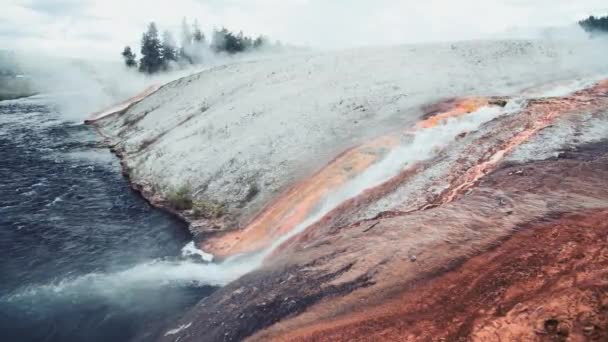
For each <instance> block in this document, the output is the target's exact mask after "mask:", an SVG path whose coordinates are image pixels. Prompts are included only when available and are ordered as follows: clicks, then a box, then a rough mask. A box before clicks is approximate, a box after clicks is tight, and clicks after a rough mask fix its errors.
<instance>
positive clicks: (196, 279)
mask: <svg viewBox="0 0 608 342" xmlns="http://www.w3.org/2000/svg"><path fill="white" fill-rule="evenodd" d="M520 108H521V101H510V102H509V103H508V104H507V106H506V107H505V108H500V107H484V108H481V109H479V110H478V111H476V112H474V113H471V114H468V115H465V116H462V117H456V118H450V119H448V120H446V122H445V123H444V124H441V125H438V126H435V127H431V128H426V129H420V130H417V131H415V132H413V133H411V135H409V136H404V139H403V140H404V141H403V142H402V144H400V145H399V146H398V147H396V148H394V149H393V150H392V151H390V152H389V153H388V154H387V155H386V156H385V157H384V158H383V159H382V160H380V161H379V162H377V163H376V164H374V165H372V166H371V167H370V168H368V169H367V170H366V171H364V172H363V173H362V174H360V175H359V176H357V177H355V178H353V179H352V180H351V181H349V182H348V183H346V184H345V185H343V186H342V187H341V188H339V189H338V190H337V191H335V192H332V193H330V194H329V195H327V197H325V198H324V199H323V200H322V202H321V203H319V205H318V210H317V211H316V212H315V213H314V214H312V215H311V216H310V217H308V218H307V219H306V220H304V221H303V222H302V223H300V224H299V225H298V226H296V227H295V228H294V229H293V230H292V231H290V232H289V233H286V234H285V235H283V236H281V237H280V238H279V239H277V240H276V241H275V242H274V243H273V244H272V245H271V246H269V247H268V248H267V249H265V250H263V251H261V252H258V253H256V254H253V255H237V256H234V257H231V258H229V259H227V260H225V261H223V262H221V263H212V262H211V261H212V260H213V256H212V255H210V254H208V253H205V252H203V251H201V250H198V249H197V248H196V247H195V245H194V243H193V242H190V243H188V244H187V245H185V246H184V248H183V249H182V257H181V258H179V259H177V260H167V259H158V260H153V261H150V262H146V263H142V264H139V265H135V266H133V267H132V268H129V269H126V270H122V271H118V272H114V273H90V274H86V275H83V276H80V277H77V278H72V279H64V280H61V281H59V282H55V283H52V284H46V285H41V286H36V287H31V288H28V289H25V290H22V291H21V292H19V293H17V294H13V295H11V296H9V297H5V298H4V300H9V301H16V300H23V299H27V298H32V297H36V296H47V297H48V296H51V297H53V296H59V297H65V298H71V297H72V296H81V295H88V296H95V297H101V298H105V299H107V300H110V301H118V302H119V301H121V300H122V299H124V298H125V296H135V295H137V293H139V292H141V291H142V290H155V289H158V288H161V287H166V286H204V285H212V286H222V285H226V284H228V283H229V282H231V281H233V280H235V279H237V278H239V277H241V276H242V275H244V274H246V273H249V272H251V271H253V270H255V269H257V268H259V267H260V266H261V265H262V263H263V261H264V259H265V258H266V257H268V256H269V255H270V254H272V253H273V252H274V251H275V250H276V248H278V247H279V246H280V245H282V244H283V243H284V242H286V241H287V240H289V239H291V238H292V237H294V236H296V235H298V234H300V233H302V232H303V231H304V230H305V229H306V228H307V227H309V226H310V225H312V224H314V223H315V222H317V221H318V220H320V219H321V218H322V217H323V216H325V215H327V214H328V213H329V212H331V211H332V210H334V209H335V208H336V207H338V206H339V205H340V204H341V203H343V202H344V201H346V200H349V199H351V198H353V197H355V196H357V195H359V194H361V193H362V192H363V191H364V190H366V189H369V188H371V187H375V186H378V185H380V184H382V183H383V182H385V181H387V180H388V179H390V178H391V177H393V176H395V175H397V174H398V173H399V172H401V171H402V170H404V169H406V168H407V167H409V166H411V165H413V164H414V163H416V162H419V161H423V160H427V159H429V158H432V157H433V156H435V155H436V153H437V151H439V150H440V149H441V148H443V147H445V146H447V145H448V144H450V143H452V142H453V141H454V139H455V138H456V137H457V136H458V135H459V134H461V133H463V132H469V131H471V130H476V129H478V128H479V127H480V126H481V125H483V124H484V123H486V122H488V121H490V120H492V119H495V118H497V117H499V116H502V115H509V114H511V113H513V112H515V111H517V110H519V109H520ZM144 292H145V291H144Z"/></svg>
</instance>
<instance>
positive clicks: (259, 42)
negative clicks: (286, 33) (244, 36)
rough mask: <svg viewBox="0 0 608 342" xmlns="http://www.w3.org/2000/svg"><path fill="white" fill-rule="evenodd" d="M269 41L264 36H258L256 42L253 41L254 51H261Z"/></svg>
mask: <svg viewBox="0 0 608 342" xmlns="http://www.w3.org/2000/svg"><path fill="white" fill-rule="evenodd" d="M267 43H268V40H267V38H266V37H264V36H258V37H257V38H256V39H255V40H254V41H253V48H254V49H259V48H261V47H263V46H265V45H267Z"/></svg>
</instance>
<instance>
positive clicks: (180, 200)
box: [167, 185, 193, 210]
mask: <svg viewBox="0 0 608 342" xmlns="http://www.w3.org/2000/svg"><path fill="white" fill-rule="evenodd" d="M167 201H168V202H169V204H170V205H171V206H172V207H173V208H175V209H177V210H190V209H192V205H193V201H192V190H191V189H190V186H189V185H182V186H180V187H179V188H177V189H175V190H173V191H171V192H170V193H169V195H167Z"/></svg>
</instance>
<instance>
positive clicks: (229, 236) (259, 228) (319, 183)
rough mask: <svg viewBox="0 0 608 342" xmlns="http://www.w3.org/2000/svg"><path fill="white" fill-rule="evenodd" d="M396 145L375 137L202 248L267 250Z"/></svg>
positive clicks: (473, 104) (469, 107)
mask: <svg viewBox="0 0 608 342" xmlns="http://www.w3.org/2000/svg"><path fill="white" fill-rule="evenodd" d="M488 104H489V101H488V99H486V98H470V99H469V98H466V99H459V100H456V101H454V102H452V103H450V106H451V107H450V108H449V109H448V110H446V111H444V112H441V113H438V114H435V115H433V116H432V117H429V118H426V119H425V120H423V121H421V122H419V123H418V124H417V125H416V127H415V128H414V129H409V130H407V131H406V132H412V131H415V130H420V129H426V128H431V127H435V126H436V125H438V124H441V123H444V122H445V121H446V120H448V119H450V118H453V117H460V116H463V115H466V114H469V113H472V112H474V111H476V110H477V109H479V108H480V107H482V106H485V105H488ZM398 144H399V132H397V133H392V134H387V135H384V136H381V137H378V138H376V139H374V140H372V141H370V142H368V143H365V144H362V145H360V146H357V147H354V148H352V149H350V150H348V151H346V152H344V153H342V154H341V155H340V156H338V157H337V158H336V159H334V160H333V161H332V162H331V163H329V164H328V165H327V166H326V167H324V168H323V169H321V170H320V171H319V172H317V173H316V174H314V175H313V176H312V177H310V178H309V179H307V180H304V181H303V182H300V183H299V184H297V185H295V186H294V187H293V188H291V189H290V190H289V191H287V192H286V193H285V194H283V195H282V196H280V197H279V198H278V199H277V200H276V201H274V202H273V204H272V205H270V206H269V207H268V208H267V209H266V210H264V211H263V212H262V213H261V214H260V215H258V217H256V218H255V219H254V220H253V221H252V222H251V223H250V224H249V225H248V226H247V227H245V229H243V230H239V231H233V232H229V233H226V234H224V235H222V236H220V237H212V238H210V239H208V240H206V241H205V242H204V243H203V244H202V246H201V248H202V249H203V250H205V251H207V252H209V253H212V254H214V255H216V256H218V257H220V258H222V257H227V256H230V255H235V254H240V253H249V252H255V251H258V250H261V249H263V248H264V247H267V246H269V245H270V244H271V243H272V242H273V241H275V240H276V239H277V238H279V237H280V236H282V235H284V234H286V233H288V232H289V231H291V230H292V229H294V228H295V227H296V226H298V224H300V223H302V222H303V221H304V220H305V219H306V218H307V217H309V216H310V215H311V214H312V213H313V212H314V210H315V209H316V208H317V206H318V205H320V204H321V203H322V201H323V199H324V198H325V196H326V195H327V194H328V193H330V192H332V191H335V190H337V189H338V188H339V187H340V186H342V185H344V184H345V183H346V182H347V181H348V180H350V179H352V178H354V177H355V176H357V175H359V174H361V173H362V172H363V171H365V170H366V169H367V168H368V167H370V166H371V165H373V164H374V163H376V162H378V161H379V160H381V159H382V158H383V157H384V156H385V155H386V154H387V153H388V152H389V151H390V150H391V149H392V148H394V147H396V146H397V145H398Z"/></svg>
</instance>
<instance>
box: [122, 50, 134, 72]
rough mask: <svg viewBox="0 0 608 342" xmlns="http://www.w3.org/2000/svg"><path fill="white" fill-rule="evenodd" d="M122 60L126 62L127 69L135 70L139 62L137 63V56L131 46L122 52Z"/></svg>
mask: <svg viewBox="0 0 608 342" xmlns="http://www.w3.org/2000/svg"><path fill="white" fill-rule="evenodd" d="M122 58H123V59H124V60H125V65H126V66H127V67H129V68H134V67H136V66H137V62H136V61H135V59H136V58H137V55H136V54H134V53H133V51H132V50H131V47H130V46H125V48H124V50H122Z"/></svg>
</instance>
